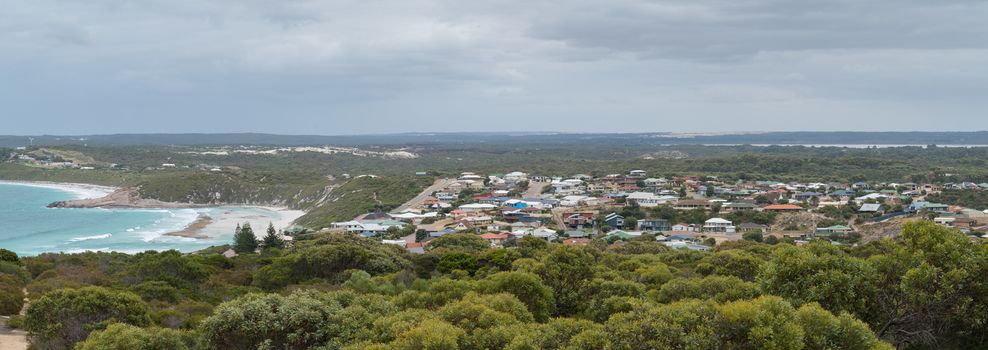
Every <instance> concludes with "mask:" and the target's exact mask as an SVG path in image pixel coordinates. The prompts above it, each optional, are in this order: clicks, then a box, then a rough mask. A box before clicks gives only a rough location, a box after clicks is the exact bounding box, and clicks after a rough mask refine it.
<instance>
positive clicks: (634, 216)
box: [330, 170, 988, 253]
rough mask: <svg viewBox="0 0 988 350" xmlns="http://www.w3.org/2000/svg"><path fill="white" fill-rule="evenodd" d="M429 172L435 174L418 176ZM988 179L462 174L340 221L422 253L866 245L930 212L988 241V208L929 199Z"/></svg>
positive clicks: (975, 187) (976, 187)
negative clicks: (447, 246) (450, 242)
mask: <svg viewBox="0 0 988 350" xmlns="http://www.w3.org/2000/svg"><path fill="white" fill-rule="evenodd" d="M419 175H425V173H419ZM983 188H986V189H988V183H981V184H976V183H971V182H961V183H945V184H917V183H869V182H855V183H795V182H794V183H781V182H775V181H737V182H729V181H721V180H719V179H718V178H717V177H712V176H707V177H704V176H679V177H672V178H669V179H666V178H655V177H650V176H649V174H648V173H647V172H646V171H644V170H631V171H628V172H627V173H626V174H610V175H606V176H602V177H594V176H590V175H586V174H575V175H573V176H570V177H565V178H563V177H548V176H539V175H532V174H527V173H524V172H519V171H515V172H510V173H507V174H488V175H481V174H475V173H472V172H464V173H462V174H460V176H459V177H457V178H455V179H453V178H446V179H441V180H438V181H436V183H435V184H434V185H433V186H431V187H429V188H428V189H426V190H425V191H424V192H423V193H422V194H421V195H419V196H418V197H416V198H414V199H412V200H411V201H409V202H408V203H405V205H402V206H401V207H399V208H395V209H394V210H392V211H391V212H374V213H368V214H364V215H361V216H359V217H357V218H354V220H351V221H346V222H337V223H334V224H333V225H332V227H331V228H330V230H332V231H345V232H350V233H357V234H360V235H362V236H364V237H377V238H381V239H382V241H383V242H384V243H388V244H395V245H400V246H402V247H405V248H406V249H407V250H409V251H410V252H418V253H421V252H423V251H424V249H425V246H426V245H428V244H429V241H430V240H431V239H434V238H437V237H441V236H443V235H446V234H450V233H475V234H478V235H480V237H481V238H483V239H485V240H487V241H489V242H490V244H491V246H492V247H507V246H511V245H513V244H515V241H516V240H517V239H519V238H521V237H524V236H532V237H536V238H540V239H544V240H547V241H553V242H559V243H562V244H564V245H587V244H591V242H592V241H593V240H595V239H599V240H602V241H604V242H605V243H607V244H623V243H622V242H624V241H628V240H632V239H639V240H640V239H647V240H651V239H654V240H656V241H659V242H662V243H663V244H665V245H667V246H669V247H673V248H685V249H691V250H708V249H710V247H712V246H714V245H715V244H717V243H720V242H724V241H732V240H754V241H759V242H769V243H775V242H779V241H789V242H791V243H795V244H797V245H802V244H806V243H808V242H809V241H810V240H814V239H823V240H829V241H830V242H832V243H833V244H837V245H841V244H851V245H853V244H857V243H859V242H861V241H862V240H873V239H877V238H881V237H890V236H894V235H896V234H898V232H899V230H900V229H901V225H902V223H903V222H904V221H905V220H910V219H922V220H931V221H933V222H935V223H937V224H939V225H942V226H947V227H953V228H957V229H960V230H961V231H962V232H965V233H967V234H968V235H970V237H971V238H972V239H978V238H984V237H988V234H986V233H988V210H986V211H979V210H974V209H969V208H964V207H960V206H956V205H951V204H949V203H934V202H930V201H927V200H926V197H927V196H929V195H934V194H938V193H940V191H941V190H943V189H948V190H965V191H980V190H981V189H983Z"/></svg>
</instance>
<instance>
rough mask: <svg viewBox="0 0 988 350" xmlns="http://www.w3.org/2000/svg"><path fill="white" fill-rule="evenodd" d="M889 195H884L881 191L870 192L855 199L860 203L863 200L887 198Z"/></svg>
mask: <svg viewBox="0 0 988 350" xmlns="http://www.w3.org/2000/svg"><path fill="white" fill-rule="evenodd" d="M888 197H889V196H887V195H884V194H881V193H869V194H866V195H864V196H861V197H858V198H855V199H854V200H855V201H856V202H858V203H862V202H865V201H868V200H873V201H878V200H885V199H886V198H888Z"/></svg>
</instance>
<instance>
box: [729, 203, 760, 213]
mask: <svg viewBox="0 0 988 350" xmlns="http://www.w3.org/2000/svg"><path fill="white" fill-rule="evenodd" d="M756 208H758V207H757V206H755V205H754V204H751V203H744V202H734V203H725V204H724V205H721V206H720V211H721V212H724V213H731V212H736V211H743V210H755V209H756Z"/></svg>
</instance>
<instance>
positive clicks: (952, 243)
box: [824, 222, 988, 347]
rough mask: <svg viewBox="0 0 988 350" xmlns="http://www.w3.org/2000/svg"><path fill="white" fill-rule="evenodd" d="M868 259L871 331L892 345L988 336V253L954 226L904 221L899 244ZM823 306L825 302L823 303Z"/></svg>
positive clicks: (986, 338)
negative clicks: (873, 314)
mask: <svg viewBox="0 0 988 350" xmlns="http://www.w3.org/2000/svg"><path fill="white" fill-rule="evenodd" d="M878 249H879V250H881V251H883V252H884V254H879V255H875V256H871V257H870V258H869V259H868V261H869V262H870V263H871V265H872V266H874V268H875V270H876V271H877V275H878V276H877V289H878V290H879V291H881V293H879V294H878V297H877V298H874V299H873V300H875V301H876V303H875V304H877V305H878V307H879V308H880V310H881V311H880V312H879V315H880V316H879V317H877V318H876V319H877V322H874V321H873V323H872V324H873V325H874V327H875V330H876V332H878V333H879V334H880V335H882V336H883V337H886V338H889V339H893V340H894V342H895V343H896V344H903V345H904V344H915V345H917V346H926V347H936V346H937V344H941V343H945V342H950V341H957V340H958V339H963V338H972V340H973V342H976V343H977V342H980V343H984V342H985V341H988V329H986V328H988V327H986V326H985V325H986V324H988V313H986V312H985V311H984V310H988V301H986V300H985V297H984V296H985V295H988V283H986V282H985V281H984V277H983V276H985V275H986V274H988V252H986V250H985V247H984V246H982V245H980V244H978V243H974V242H972V241H971V240H970V238H968V237H966V235H964V234H963V233H961V232H960V231H957V230H953V229H949V228H945V227H941V226H939V225H936V224H934V223H932V222H911V223H907V224H905V225H904V226H903V229H902V234H901V236H900V241H899V243H898V244H894V245H892V244H891V242H889V241H885V242H881V243H880V244H878ZM824 307H826V305H824Z"/></svg>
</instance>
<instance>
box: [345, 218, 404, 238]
mask: <svg viewBox="0 0 988 350" xmlns="http://www.w3.org/2000/svg"><path fill="white" fill-rule="evenodd" d="M404 226H405V223H404V222H401V221H396V220H363V221H345V222H334V223H332V224H330V227H332V228H334V229H343V230H345V231H346V232H348V233H356V234H359V235H361V236H364V237H374V236H378V235H381V234H383V233H385V232H387V231H388V229H389V228H391V227H397V228H399V229H400V228H402V227H404Z"/></svg>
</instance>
